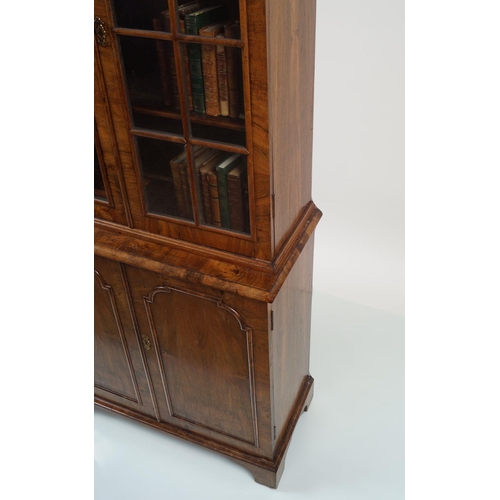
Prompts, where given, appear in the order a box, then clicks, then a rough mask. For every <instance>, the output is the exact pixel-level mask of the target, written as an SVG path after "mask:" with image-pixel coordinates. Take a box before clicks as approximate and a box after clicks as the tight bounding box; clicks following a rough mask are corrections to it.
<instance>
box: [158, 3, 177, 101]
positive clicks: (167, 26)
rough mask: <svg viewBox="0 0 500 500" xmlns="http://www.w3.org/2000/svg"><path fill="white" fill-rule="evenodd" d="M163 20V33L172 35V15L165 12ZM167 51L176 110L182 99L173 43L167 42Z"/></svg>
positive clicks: (162, 16)
mask: <svg viewBox="0 0 500 500" xmlns="http://www.w3.org/2000/svg"><path fill="white" fill-rule="evenodd" d="M161 20H162V23H163V31H166V32H167V33H170V32H171V29H170V28H171V26H170V14H169V12H168V11H164V12H162V13H161ZM165 51H166V54H167V70H168V77H169V83H170V89H171V96H172V104H173V106H174V107H175V108H177V109H180V107H181V99H180V97H179V84H178V83H177V70H176V68H175V55H174V48H173V46H172V44H171V43H168V42H165Z"/></svg>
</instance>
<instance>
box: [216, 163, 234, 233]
mask: <svg viewBox="0 0 500 500" xmlns="http://www.w3.org/2000/svg"><path fill="white" fill-rule="evenodd" d="M217 187H218V189H219V207H220V221H221V226H222V227H227V228H228V229H229V228H230V227H231V224H230V221H229V199H228V195H227V170H226V169H223V170H222V169H220V170H219V169H217Z"/></svg>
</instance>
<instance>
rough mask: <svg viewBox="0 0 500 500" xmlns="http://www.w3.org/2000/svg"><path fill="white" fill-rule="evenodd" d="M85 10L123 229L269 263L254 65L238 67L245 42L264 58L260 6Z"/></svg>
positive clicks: (244, 60)
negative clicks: (107, 114)
mask: <svg viewBox="0 0 500 500" xmlns="http://www.w3.org/2000/svg"><path fill="white" fill-rule="evenodd" d="M94 5H95V16H96V18H98V19H99V22H101V23H102V25H103V29H104V30H105V31H106V45H105V46H100V47H99V53H100V57H101V62H102V71H103V78H104V80H105V83H106V87H107V89H108V94H109V99H110V106H111V111H112V116H113V126H114V128H115V134H116V137H117V140H118V144H119V150H120V155H121V156H120V157H121V163H122V168H123V172H124V179H125V183H126V185H127V194H128V199H129V204H130V210H131V217H132V224H133V226H134V227H135V228H137V229H141V230H143V231H147V232H150V233H154V234H157V235H161V236H166V237H171V238H176V239H180V240H184V241H189V242H192V243H196V244H203V245H206V246H210V247H213V248H218V249H221V250H227V251H231V252H235V253H239V254H242V255H247V256H252V257H258V258H261V259H269V258H270V257H271V253H272V250H271V248H272V244H271V243H272V242H271V238H272V235H271V196H270V189H271V178H270V173H269V155H268V143H267V141H268V138H267V136H266V132H265V130H266V129H267V95H266V93H265V74H263V71H265V58H262V57H261V58H260V60H261V62H260V63H259V64H254V63H253V62H250V61H249V47H250V44H252V43H253V44H254V50H255V51H256V53H257V52H258V51H260V53H261V54H264V55H265V52H262V47H264V48H265V43H264V44H263V43H262V42H264V40H263V39H262V37H263V36H264V35H265V31H262V29H263V28H265V26H263V25H259V26H258V27H257V26H256V25H255V22H254V21H255V19H257V18H259V19H260V20H261V23H262V12H261V10H262V8H263V2H262V0H260V1H259V2H248V1H247V0H241V1H238V0H220V1H219V2H208V1H205V0H200V1H199V2H194V1H189V2H188V1H187V0H168V1H167V0H163V1H160V0H147V1H139V0H95V3H94ZM200 11H205V12H202V13H201V14H200V15H198V13H199V12H200ZM248 26H252V27H257V28H258V29H259V33H258V34H257V35H255V34H253V35H252V34H251V33H249V29H248ZM256 59H257V58H256ZM253 73H255V75H254V76H255V78H253V79H252V78H251V77H252V75H253ZM263 76H264V79H263ZM251 82H252V83H251ZM257 100H259V102H262V103H263V104H264V106H263V107H262V106H259V105H258V104H256V109H257V113H256V115H254V114H253V111H252V109H253V104H251V103H253V102H256V101H257ZM255 133H256V134H257V135H258V137H257V140H256V139H255V138H254V134H255Z"/></svg>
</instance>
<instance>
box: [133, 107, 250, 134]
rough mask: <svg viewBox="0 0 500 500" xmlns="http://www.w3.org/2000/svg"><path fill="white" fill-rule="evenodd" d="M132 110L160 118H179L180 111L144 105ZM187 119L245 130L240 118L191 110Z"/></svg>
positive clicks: (193, 121)
mask: <svg viewBox="0 0 500 500" xmlns="http://www.w3.org/2000/svg"><path fill="white" fill-rule="evenodd" d="M132 111H134V112H136V113H140V114H143V115H150V116H159V117H162V118H174V119H179V120H180V119H181V113H180V111H175V110H172V111H171V110H168V109H157V108H148V107H144V106H132ZM189 119H190V121H191V122H192V123H201V124H203V125H210V126H212V127H219V128H228V129H231V130H241V131H244V130H245V121H244V119H240V118H230V117H227V116H209V115H202V114H198V113H194V112H191V113H190V114H189Z"/></svg>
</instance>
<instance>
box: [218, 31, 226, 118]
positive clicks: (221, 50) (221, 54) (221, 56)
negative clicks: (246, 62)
mask: <svg viewBox="0 0 500 500" xmlns="http://www.w3.org/2000/svg"><path fill="white" fill-rule="evenodd" d="M217 38H224V33H220V34H219V35H217ZM216 53H217V82H218V84H219V106H220V114H221V115H222V116H229V93H228V86H227V61H226V47H224V45H217V48H216Z"/></svg>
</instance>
